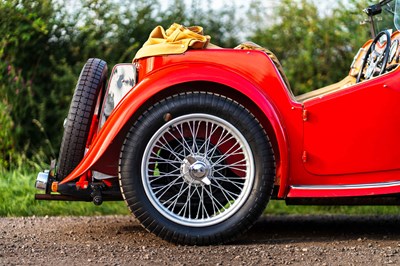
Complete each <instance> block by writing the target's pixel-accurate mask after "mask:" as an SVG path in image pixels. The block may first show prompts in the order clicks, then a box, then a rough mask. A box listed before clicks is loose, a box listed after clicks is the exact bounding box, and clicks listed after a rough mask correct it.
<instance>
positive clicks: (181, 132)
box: [142, 114, 254, 226]
mask: <svg viewBox="0 0 400 266" xmlns="http://www.w3.org/2000/svg"><path fill="white" fill-rule="evenodd" d="M253 169H254V160H253V156H252V153H251V150H250V146H249V144H248V143H247V141H246V139H245V138H244V137H243V135H242V134H241V133H240V132H239V131H238V130H237V129H236V128H235V127H234V126H233V125H232V124H230V123H228V122H227V121H225V120H222V119H220V118H218V117H216V116H212V115H208V114H190V115H185V116H181V117H179V118H176V119H173V120H171V121H169V122H168V123H166V124H165V125H164V126H162V127H161V128H160V129H159V130H158V131H157V132H156V133H155V134H154V136H153V137H152V138H151V140H150V141H149V143H148V145H147V147H146V149H145V152H144V157H143V160H142V182H143V184H144V185H145V191H146V194H147V196H148V197H149V199H150V201H151V203H152V204H153V205H154V207H155V208H157V209H158V210H159V211H160V213H162V214H163V215H164V216H165V217H166V218H168V219H170V220H172V221H174V222H176V223H179V224H182V225H189V226H208V225H212V224H215V223H219V222H221V221H223V220H225V219H227V218H228V217H229V216H231V215H232V214H234V213H235V210H236V209H238V208H240V207H241V206H242V204H243V202H244V201H245V200H246V199H247V197H248V195H249V193H250V188H251V186H252V184H253V179H254V175H253ZM228 170H229V171H228Z"/></svg>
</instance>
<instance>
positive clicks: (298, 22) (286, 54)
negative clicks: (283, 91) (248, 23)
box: [252, 0, 369, 95]
mask: <svg viewBox="0 0 400 266" xmlns="http://www.w3.org/2000/svg"><path fill="white" fill-rule="evenodd" d="M360 2H361V1H358V2H355V1H349V2H347V3H346V6H345V7H344V6H343V5H344V4H340V3H339V7H338V8H336V9H335V10H334V11H333V12H332V14H323V13H321V12H320V11H319V10H318V9H317V6H316V4H314V2H313V1H311V0H301V1H291V0H283V1H281V2H280V3H279V5H278V7H277V8H276V13H274V14H269V15H268V17H267V19H268V21H270V23H265V24H266V25H267V26H266V27H262V26H258V29H256V32H255V34H254V35H253V37H252V39H253V40H254V41H255V42H257V43H259V44H260V45H262V46H265V47H268V48H269V49H271V50H272V51H273V52H274V53H275V54H276V55H277V57H278V58H279V60H280V61H281V63H282V65H283V68H284V69H285V73H286V75H287V76H288V79H289V81H290V83H291V85H292V89H293V91H294V93H295V94H296V95H298V94H302V93H305V92H307V91H311V90H314V89H318V88H320V87H323V86H326V85H329V84H332V83H335V82H337V81H339V80H341V79H342V78H344V77H345V76H346V75H347V73H348V71H349V70H350V64H351V62H352V59H353V57H354V55H355V54H356V53H357V50H358V49H359V48H360V47H361V46H362V44H363V43H364V42H365V41H366V40H368V34H369V31H368V30H369V29H368V27H367V26H364V27H360V25H359V22H360V21H362V20H364V19H365V18H366V17H365V16H363V14H362V12H360V11H361V10H362V8H361V7H365V6H367V5H366V4H365V3H364V5H360ZM256 19H258V20H259V19H260V18H259V17H256ZM271 21H273V23H272V25H271ZM257 25H260V22H258V24H257Z"/></svg>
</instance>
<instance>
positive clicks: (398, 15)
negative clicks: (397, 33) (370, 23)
mask: <svg viewBox="0 0 400 266" xmlns="http://www.w3.org/2000/svg"><path fill="white" fill-rule="evenodd" d="M394 25H395V26H396V29H397V30H399V29H400V0H396V3H395V8H394Z"/></svg>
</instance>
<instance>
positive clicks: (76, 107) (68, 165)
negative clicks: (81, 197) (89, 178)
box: [57, 58, 107, 180]
mask: <svg viewBox="0 0 400 266" xmlns="http://www.w3.org/2000/svg"><path fill="white" fill-rule="evenodd" d="M106 79H107V64H106V62H105V61H103V60H101V59H98V58H90V59H89V60H88V61H87V62H86V64H85V65H84V67H83V69H82V71H81V74H80V76H79V79H78V83H77V84H76V87H75V92H74V95H73V97H72V101H71V106H70V108H69V111H68V117H67V119H66V122H65V125H64V127H65V129H64V135H63V138H62V142H61V147H60V153H59V157H58V165H57V179H58V180H62V179H64V178H65V177H66V176H67V175H68V174H69V173H71V172H72V170H74V169H75V167H76V166H77V165H78V164H79V163H80V161H81V160H82V158H83V156H84V154H85V148H86V144H87V141H88V136H89V131H90V128H91V125H92V120H93V115H94V112H95V107H96V104H97V103H98V102H99V101H98V97H99V93H100V91H101V90H102V89H103V88H104V86H105V82H106Z"/></svg>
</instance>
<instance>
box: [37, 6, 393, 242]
mask: <svg viewBox="0 0 400 266" xmlns="http://www.w3.org/2000/svg"><path fill="white" fill-rule="evenodd" d="M399 2H400V0H384V1H380V2H379V3H377V4H375V5H372V6H369V7H367V8H366V9H365V10H364V11H365V12H366V14H367V15H368V16H369V20H370V22H371V28H372V33H373V35H374V36H373V38H372V39H371V40H366V42H365V44H364V45H363V46H362V47H361V48H360V50H359V52H358V53H357V54H356V55H355V58H354V61H353V63H352V65H351V66H349V74H348V75H347V76H346V77H343V80H342V81H340V82H338V83H335V84H332V85H329V86H327V87H324V88H320V89H317V90H315V91H312V92H309V93H306V94H303V95H299V96H294V95H293V93H292V92H291V89H290V86H289V82H288V81H287V78H286V77H285V74H284V71H283V70H282V68H281V66H280V64H279V62H278V60H277V59H276V57H274V55H273V54H272V53H271V52H269V51H268V50H266V49H263V48H261V47H259V46H257V45H256V44H253V43H244V44H242V45H239V46H238V47H237V49H232V48H230V49H227V48H220V47H216V46H214V45H212V44H210V37H209V36H207V35H203V32H202V28H201V27H188V28H186V27H183V26H181V25H178V24H173V25H172V26H171V27H170V28H169V29H167V30H164V29H163V28H162V27H157V28H155V29H154V30H153V32H152V33H151V34H150V37H149V39H148V41H147V42H146V43H145V44H144V45H143V47H142V48H141V49H140V50H139V51H138V53H137V54H136V56H135V59H134V60H133V63H131V64H130V63H129V64H117V65H116V66H114V67H113V69H112V71H111V75H110V77H109V78H108V77H107V73H108V70H107V65H106V63H105V62H104V61H103V60H100V59H93V58H92V59H89V60H88V61H87V63H86V64H85V66H84V67H83V69H82V72H81V75H80V77H79V80H78V82H77V85H76V88H75V92H74V95H73V98H72V102H71V106H70V109H69V113H68V117H67V118H66V120H65V124H64V135H63V139H62V142H61V148H60V152H59V157H58V160H57V163H55V162H52V164H51V167H50V170H49V171H44V172H41V173H39V174H38V177H37V180H36V187H37V188H38V189H42V190H44V191H45V192H44V193H43V194H36V199H38V200H82V201H93V202H94V203H95V204H97V205H99V204H101V203H102V202H103V201H105V200H124V201H125V202H126V204H127V206H128V208H129V209H130V211H131V212H132V213H133V215H134V216H135V217H136V218H137V220H139V222H140V223H141V224H142V225H143V227H144V228H146V229H147V230H148V231H150V232H152V233H153V234H155V235H157V236H159V237H160V238H162V239H165V240H167V241H170V242H173V243H178V244H188V245H209V244H217V243H224V242H228V241H231V240H233V239H235V238H236V237H237V236H239V235H240V234H242V233H244V232H245V231H246V230H248V229H249V228H250V227H251V226H252V224H253V223H254V222H255V221H256V220H257V219H258V217H259V216H260V215H261V214H262V212H263V210H264V209H265V208H266V206H267V204H268V202H269V200H270V199H271V198H272V199H278V200H284V201H286V203H287V204H288V205H290V204H303V205H307V204H313V205H315V204H357V205H362V204H399V203H400V198H399V197H400V159H399V158H400V141H399V136H400V108H399V103H400V69H399V67H398V66H399V62H400V47H399V46H400V45H399V44H400V32H399V31H398V30H397V28H398V27H397V28H396V26H400V23H399V21H400V20H399V14H400V3H399ZM378 14H379V16H382V15H387V16H392V17H393V21H394V23H393V24H394V26H393V28H388V29H386V30H384V31H381V32H375V27H374V18H375V21H377V19H376V17H375V16H376V15H378ZM332 69H334V68H332Z"/></svg>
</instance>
